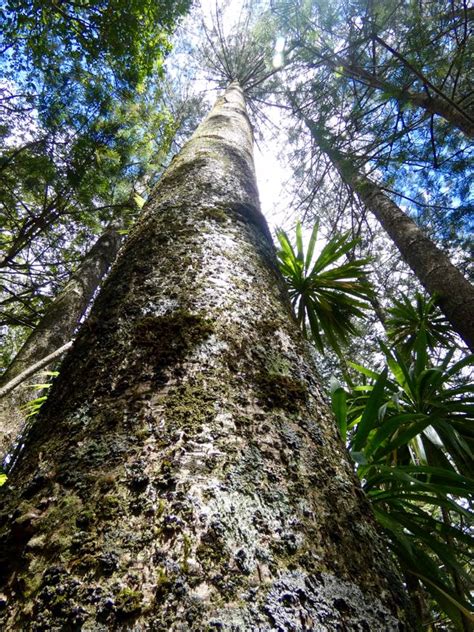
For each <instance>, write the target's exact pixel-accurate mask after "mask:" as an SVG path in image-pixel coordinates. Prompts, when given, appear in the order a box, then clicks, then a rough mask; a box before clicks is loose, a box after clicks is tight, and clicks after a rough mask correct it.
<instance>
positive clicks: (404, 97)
mask: <svg viewBox="0 0 474 632" xmlns="http://www.w3.org/2000/svg"><path fill="white" fill-rule="evenodd" d="M311 50H312V51H313V53H314V54H315V56H316V57H317V58H318V59H322V60H323V61H324V62H325V63H326V64H327V65H328V66H329V67H330V68H333V69H334V70H335V71H338V72H339V69H340V68H342V69H343V70H344V73H345V74H346V75H347V76H348V77H350V78H352V79H354V81H359V82H361V83H362V84H363V85H365V86H369V87H371V88H374V89H376V90H381V91H382V92H384V93H385V95H386V98H387V99H390V98H393V99H396V100H397V101H398V102H399V103H400V105H403V104H406V103H410V104H411V105H413V106H414V107H419V108H422V109H423V110H425V111H426V112H428V113H429V114H436V115H438V116H441V117H442V118H444V119H445V120H446V121H447V122H448V123H450V124H451V125H452V126H453V127H456V128H457V129H459V130H460V131H461V132H463V133H464V134H465V135H466V136H468V137H469V138H474V120H473V119H472V118H471V117H470V116H469V114H468V113H466V111H465V110H464V108H463V107H462V106H460V105H458V104H457V103H455V102H454V101H452V100H451V99H450V98H449V97H447V96H446V97H444V94H443V93H442V92H441V91H440V93H438V94H434V93H433V90H431V93H428V92H427V93H424V92H414V91H413V90H407V89H406V88H403V89H401V88H398V87H397V86H396V85H394V84H392V83H390V82H389V81H386V80H385V79H383V78H381V77H378V76H377V75H374V74H372V73H371V72H368V71H367V70H365V68H362V67H361V66H358V65H357V64H355V63H354V62H353V61H351V60H350V59H347V58H345V57H342V56H341V55H338V54H337V53H330V54H322V53H320V52H319V51H318V50H317V49H315V48H312V49H311Z"/></svg>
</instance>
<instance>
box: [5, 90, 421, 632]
mask: <svg viewBox="0 0 474 632" xmlns="http://www.w3.org/2000/svg"><path fill="white" fill-rule="evenodd" d="M305 344H306V343H305V342H304V341H303V340H302V337H301V335H300V332H299V330H298V326H297V323H296V322H295V320H294V318H293V317H292V315H291V310H290V307H289V303H288V299H287V296H286V292H285V288H284V285H283V282H282V279H281V277H280V275H279V273H278V269H277V265H276V259H275V255H274V251H273V246H272V243H271V238H270V235H269V232H268V228H267V226H266V224H265V221H264V219H263V217H262V215H261V213H260V210H259V204H258V194H257V190H256V184H255V179H254V169H253V159H252V132H251V127H250V124H249V121H248V118H247V115H246V111H245V104H244V99H243V94H242V91H241V89H240V87H239V86H238V84H235V83H234V84H231V86H230V87H229V89H228V90H227V92H226V93H225V95H224V96H223V97H221V98H220V99H218V101H217V103H216V105H215V107H214V109H213V110H212V111H211V113H210V115H209V116H208V117H207V118H206V119H205V121H204V122H203V123H202V124H201V126H200V127H199V128H198V130H197V131H196V132H195V134H194V136H193V137H192V139H191V140H190V141H189V142H188V143H187V144H186V145H185V146H184V148H183V149H182V151H181V153H180V154H179V155H178V156H177V157H176V158H175V159H174V160H173V162H172V163H171V165H170V167H169V169H168V170H167V172H166V173H165V174H164V176H163V177H162V179H161V181H160V183H159V185H158V187H157V189H156V190H155V192H154V193H153V194H152V195H151V199H150V202H149V203H148V205H147V207H146V209H145V212H144V214H143V216H142V218H141V220H140V221H139V222H138V224H137V226H136V228H135V229H134V232H133V233H132V235H131V236H130V238H129V240H128V242H127V243H126V245H125V246H124V248H123V249H122V252H121V254H120V255H119V258H118V261H117V263H116V265H115V266H114V268H113V270H112V273H111V274H110V276H109V277H108V279H107V281H106V283H105V285H104V287H103V289H102V291H101V293H100V295H99V297H98V299H97V300H96V302H95V304H94V307H93V310H92V313H91V316H90V318H89V320H88V322H87V323H86V324H85V326H84V327H83V328H82V330H81V332H80V333H79V335H78V337H77V339H76V342H75V345H74V348H73V349H72V352H70V353H69V354H68V356H67V357H66V359H65V361H64V363H63V367H62V371H61V375H60V377H59V379H58V380H57V382H56V383H55V385H54V387H53V391H52V393H51V395H50V397H49V399H48V402H47V404H46V405H45V409H44V410H43V412H42V413H41V415H40V417H39V419H38V420H37V422H36V424H35V426H34V427H33V428H32V430H31V432H30V434H29V437H28V439H27V445H26V449H25V451H24V455H23V457H22V459H21V460H20V462H19V463H18V465H17V467H16V468H15V469H14V471H13V473H12V475H11V478H10V480H9V487H8V489H6V490H4V491H3V503H4V507H3V510H2V516H3V517H2V524H3V526H2V530H3V531H2V539H1V542H2V549H1V551H2V553H1V555H0V569H1V571H0V572H1V574H2V579H1V582H2V585H3V592H4V595H5V602H4V609H3V612H2V613H0V623H2V624H3V627H2V629H3V630H18V629H22V630H27V629H30V628H32V629H47V630H59V629H61V630H69V629H81V626H83V628H82V629H84V630H111V629H133V630H183V631H184V630H189V631H193V630H194V631H196V632H197V631H199V632H200V631H202V630H211V629H216V630H218V629H219V630H228V631H230V630H241V631H244V630H248V631H254V630H261V631H270V630H341V629H345V630H362V629H365V630H394V631H395V630H397V631H399V630H407V629H411V624H410V622H409V620H408V619H407V614H406V610H405V608H406V598H405V596H404V592H403V589H402V586H401V583H400V580H399V577H398V576H397V575H396V574H395V573H394V571H393V568H392V566H391V563H390V561H389V559H388V558H387V551H386V549H385V547H384V545H383V543H381V541H380V539H379V537H378V534H377V527H376V525H375V524H374V521H373V518H372V516H371V513H370V509H369V507H368V504H367V501H366V500H365V499H364V497H363V494H362V493H361V490H360V488H359V487H358V484H357V482H356V480H355V477H354V474H353V472H352V468H351V465H350V463H349V460H348V457H347V454H346V450H345V448H344V446H343V444H342V443H341V441H340V439H339V438H338V436H337V432H336V429H335V424H334V422H333V419H332V418H331V415H330V414H329V413H328V408H327V405H326V402H325V400H324V398H323V396H322V394H321V391H320V389H319V385H318V381H317V378H316V376H315V371H314V366H313V365H312V360H311V355H310V354H308V350H307V348H306V346H305ZM33 621H34V622H36V623H35V624H34V625H33V623H32V622H33ZM35 626H36V627H35Z"/></svg>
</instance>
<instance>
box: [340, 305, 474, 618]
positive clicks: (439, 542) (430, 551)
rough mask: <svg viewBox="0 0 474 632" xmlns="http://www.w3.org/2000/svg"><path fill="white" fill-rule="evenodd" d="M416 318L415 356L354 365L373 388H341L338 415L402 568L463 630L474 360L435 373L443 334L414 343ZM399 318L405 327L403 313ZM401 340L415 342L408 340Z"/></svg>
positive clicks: (390, 353) (472, 546)
mask: <svg viewBox="0 0 474 632" xmlns="http://www.w3.org/2000/svg"><path fill="white" fill-rule="evenodd" d="M407 303H408V301H407ZM404 305H405V303H404ZM406 313H407V316H408V317H409V318H408V320H407V322H406V323H405V324H406V327H407V331H408V336H409V339H410V340H411V343H412V344H411V347H410V350H411V354H409V355H408V357H407V355H406V354H401V353H400V352H399V351H398V350H396V349H389V348H388V347H386V346H385V345H384V344H383V343H381V349H382V352H383V354H384V356H385V360H386V365H387V366H386V367H385V368H384V370H383V371H381V372H377V371H373V370H371V369H367V368H365V367H363V366H359V365H357V364H355V363H350V364H351V366H352V367H353V368H354V369H355V370H356V371H358V372H359V373H360V374H361V375H362V376H363V383H362V384H360V385H358V386H355V387H354V388H353V389H352V390H351V392H350V393H346V391H345V390H344V388H343V387H342V386H341V385H340V384H338V383H334V385H333V389H332V391H333V392H332V401H333V410H334V412H335V414H336V418H337V422H338V425H339V428H340V431H341V435H342V436H343V437H346V436H348V437H349V448H350V451H351V454H352V457H353V459H354V460H355V462H356V463H357V464H358V465H357V472H358V475H359V477H360V479H361V481H362V484H363V488H364V490H365V492H366V493H367V495H368V497H369V499H370V500H371V502H372V506H373V508H374V512H375V515H376V518H377V520H378V521H379V523H380V524H381V525H382V527H383V528H384V530H385V531H386V533H387V535H388V540H389V543H390V546H391V548H392V550H393V551H394V553H395V554H396V556H397V558H398V560H399V562H400V564H401V566H402V568H403V569H404V571H405V573H407V574H411V575H412V576H415V577H416V578H417V579H419V580H420V581H421V582H422V584H423V585H424V587H425V589H426V591H427V592H428V593H429V594H430V595H431V597H432V598H433V599H434V600H435V602H436V603H437V604H438V607H439V608H440V609H441V610H442V611H444V612H445V613H446V614H447V615H448V616H449V617H450V619H451V620H452V622H453V624H454V625H455V627H456V629H460V630H462V629H464V628H463V627H462V616H464V617H469V616H471V615H470V614H469V611H470V610H471V609H472V604H470V603H469V602H468V598H467V595H468V594H469V591H468V587H469V586H470V579H469V576H468V573H467V567H468V565H469V563H470V562H472V551H473V550H474V538H473V537H472V534H471V532H470V530H469V524H470V522H471V521H472V517H473V502H474V469H473V462H474V461H473V452H474V430H473V421H474V386H473V385H465V384H464V382H465V381H466V380H465V372H466V369H467V368H468V367H472V366H474V356H469V357H467V358H464V359H462V360H459V361H457V362H452V357H453V353H454V352H453V351H451V352H450V353H448V354H447V355H446V356H445V358H444V359H443V360H442V361H440V362H439V363H438V364H436V366H433V365H432V364H431V361H430V356H429V351H430V345H429V344H428V337H427V331H431V332H433V331H436V328H435V325H433V324H432V323H430V322H427V323H426V327H424V328H420V330H419V331H418V333H417V334H416V335H414V333H413V332H412V330H411V329H410V328H409V325H410V323H411V316H412V313H411V311H410V310H408V309H407V310H406ZM397 316H398V317H399V318H400V324H403V319H402V317H401V312H398V311H397ZM436 321H437V317H436V314H435V322H436ZM402 330H403V331H405V329H404V328H402ZM410 336H412V338H410ZM400 340H401V342H402V343H404V344H405V343H406V337H405V336H402V337H401V339H400ZM442 340H445V338H444V337H443V338H442ZM405 348H406V349H407V348H408V347H405ZM464 587H466V588H464Z"/></svg>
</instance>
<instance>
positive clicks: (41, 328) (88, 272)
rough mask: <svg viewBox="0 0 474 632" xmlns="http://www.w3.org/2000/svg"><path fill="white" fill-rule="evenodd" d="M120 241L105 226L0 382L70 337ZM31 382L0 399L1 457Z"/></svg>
mask: <svg viewBox="0 0 474 632" xmlns="http://www.w3.org/2000/svg"><path fill="white" fill-rule="evenodd" d="M119 245H120V236H119V234H118V233H117V231H116V230H115V229H113V228H109V229H107V230H106V231H105V232H104V234H103V235H102V236H101V237H100V238H99V239H98V240H97V242H96V243H95V244H94V245H93V246H92V248H91V249H90V250H89V252H88V253H87V254H86V255H85V257H84V260H83V261H82V263H81V264H80V266H79V267H78V269H77V270H76V272H75V273H74V274H73V275H72V276H71V278H70V279H69V281H68V282H67V284H66V286H65V287H64V288H63V289H62V290H61V292H60V293H59V294H58V296H57V297H56V298H55V299H54V300H53V301H52V303H51V304H50V306H49V307H48V309H47V310H46V312H45V314H44V316H43V318H42V319H41V320H40V321H39V323H38V324H37V325H36V327H35V329H34V330H33V331H32V333H31V334H30V336H29V337H28V338H27V340H26V341H25V343H24V345H23V346H22V347H21V349H20V351H19V352H18V353H17V355H16V356H15V358H14V360H13V362H12V363H11V364H10V366H9V367H8V369H7V370H6V371H5V373H4V374H3V375H2V377H1V379H0V386H4V385H6V384H7V383H8V382H10V381H11V380H13V379H14V378H16V377H17V376H19V375H20V374H21V373H23V371H25V370H26V369H28V367H30V366H31V365H33V364H35V363H37V362H39V361H40V360H42V359H43V358H44V357H46V356H48V355H50V354H51V353H53V352H54V351H56V350H57V349H59V348H60V347H62V346H63V345H64V344H65V343H67V342H68V341H69V340H70V338H71V336H72V334H73V333H74V330H75V329H76V327H77V325H78V322H79V320H80V318H81V316H82V315H83V314H84V311H85V310H86V308H87V306H88V305H89V303H90V301H91V299H92V297H93V295H94V293H95V291H96V290H97V287H98V285H99V283H100V281H101V279H102V278H103V276H104V274H105V273H106V271H107V270H108V268H109V267H110V264H111V263H112V261H113V260H114V259H115V257H116V255H117V251H118V247H119ZM34 382H35V378H34V376H32V377H30V378H29V379H28V380H27V381H26V382H24V383H22V384H21V386H19V387H18V388H16V389H15V390H14V391H12V392H10V393H9V394H8V395H7V396H5V397H4V398H2V399H1V401H0V458H1V459H2V460H3V458H4V457H5V455H6V454H7V453H8V452H9V450H10V448H11V446H12V444H13V443H14V441H15V439H16V438H17V437H18V435H19V433H20V431H21V429H22V427H23V425H24V415H23V414H22V412H21V410H20V408H21V406H22V405H24V404H25V403H26V402H27V401H28V400H30V399H32V398H33V397H34V395H33V393H34V391H33V390H32V389H31V388H27V386H28V384H30V385H31V384H32V383H34Z"/></svg>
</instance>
